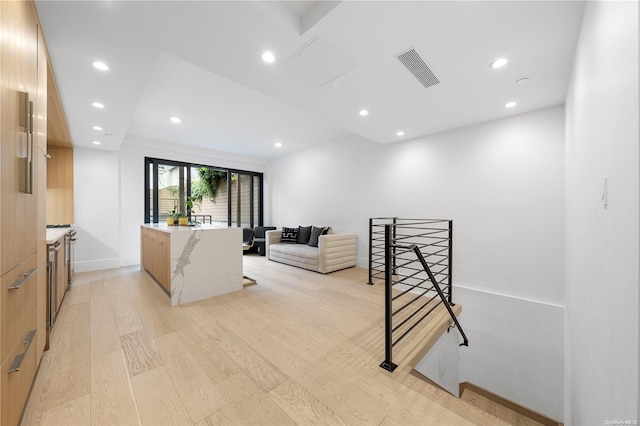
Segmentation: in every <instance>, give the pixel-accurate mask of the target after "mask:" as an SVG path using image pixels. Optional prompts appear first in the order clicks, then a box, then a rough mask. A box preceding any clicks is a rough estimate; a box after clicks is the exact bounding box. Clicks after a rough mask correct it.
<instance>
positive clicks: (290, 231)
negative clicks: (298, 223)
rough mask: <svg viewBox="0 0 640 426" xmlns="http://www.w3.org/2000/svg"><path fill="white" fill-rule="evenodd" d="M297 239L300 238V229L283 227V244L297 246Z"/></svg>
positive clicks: (281, 240)
mask: <svg viewBox="0 0 640 426" xmlns="http://www.w3.org/2000/svg"><path fill="white" fill-rule="evenodd" d="M297 238H298V228H285V227H282V238H281V239H280V242H281V243H292V244H295V243H296V240H297Z"/></svg>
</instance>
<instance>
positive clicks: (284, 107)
mask: <svg viewBox="0 0 640 426" xmlns="http://www.w3.org/2000/svg"><path fill="white" fill-rule="evenodd" d="M36 4H37V9H38V13H39V16H40V21H41V23H42V26H43V30H44V35H45V39H46V41H47V46H48V49H49V53H50V56H51V63H52V65H53V71H54V74H55V77H56V81H57V84H58V89H59V91H60V97H61V99H62V103H63V107H64V109H65V114H66V117H67V120H68V122H69V126H70V131H71V137H72V139H73V144H74V146H78V147H92V148H95V147H96V146H95V145H92V141H94V140H98V141H100V142H102V145H100V147H99V148H100V149H107V150H118V149H119V147H120V145H121V144H122V142H123V140H124V138H125V136H126V135H136V136H140V137H144V138H149V139H154V140H161V141H170V142H176V143H181V144H187V145H194V146H199V147H207V148H210V149H214V150H221V151H227V152H231V153H238V154H244V155H249V156H252V157H256V158H263V159H270V158H274V157H277V156H280V155H283V154H287V153H291V152H294V151H297V150H301V149H304V148H307V147H310V146H313V145H316V144H321V143H326V142H331V141H335V140H344V139H348V138H351V137H364V138H367V139H370V140H372V141H375V142H378V143H393V142H397V141H401V140H408V139H413V138H416V137H419V136H422V135H426V134H433V133H437V132H441V131H444V130H448V129H452V128H457V127H461V126H466V125H469V124H473V123H478V122H483V121H487V120H494V119H497V118H501V117H506V116H509V115H514V114H520V113H523V112H527V111H531V110H536V109H539V108H544V107H547V106H551V105H557V104H561V103H563V102H564V98H565V95H566V90H567V84H568V80H569V74H570V71H571V66H572V60H573V53H574V49H575V45H576V40H577V37H578V31H579V27H580V22H581V19H582V11H583V7H584V4H583V2H575V1H569V2H555V1H530V2H524V1H514V2H508V1H495V2H494V1H486V2H485V1H471V2H458V1H445V2H436V1H407V2H404V1H342V2H337V1H331V2H329V1H326V2H315V1H313V2H312V1H309V2H305V1H291V2H286V1H284V2H283V1H274V2H266V1H255V2H250V1H196V2H185V1H160V2H155V1H135V2H134V1H84V2H76V1H70V2H62V1H39V2H37V3H36ZM314 40H315V42H314ZM308 44H310V45H312V46H313V49H308V50H306V51H304V52H299V49H301V48H302V47H303V46H306V45H308ZM409 48H415V49H416V51H417V52H418V53H419V54H420V55H421V57H422V58H423V59H424V61H425V62H426V64H427V65H428V66H429V68H431V70H432V71H433V73H434V74H435V76H436V77H437V78H438V79H439V80H440V83H439V84H437V85H435V86H432V87H430V88H426V89H425V88H424V87H422V86H421V85H420V84H419V83H418V81H417V80H416V79H415V78H414V77H413V76H412V75H411V74H410V73H409V71H408V70H407V69H406V68H404V66H403V65H402V64H401V63H400V62H399V61H398V60H397V59H396V56H397V55H398V54H400V53H403V52H404V51H406V50H407V49H409ZM267 49H269V50H272V51H273V52H274V53H275V55H276V61H275V62H274V63H273V64H266V63H264V62H263V61H262V60H261V59H260V56H261V54H262V52H263V51H264V50H267ZM500 56H505V57H507V58H509V64H508V65H507V66H506V67H504V68H502V69H499V70H493V69H491V68H490V67H489V63H490V62H491V61H492V60H493V59H495V58H497V57H500ZM97 59H99V60H102V61H104V62H106V63H107V64H108V65H109V66H110V70H109V71H107V72H101V71H98V70H96V69H94V68H93V67H92V65H91V63H92V62H93V61H94V60H97ZM523 77H527V78H529V82H528V83H526V84H516V83H515V82H516V80H518V79H520V78H523ZM329 80H330V81H329ZM327 81H328V82H327ZM511 100H515V101H517V102H518V105H517V106H516V107H515V108H512V109H506V108H505V107H504V105H505V103H506V102H507V101H511ZM94 101H99V102H102V103H103V104H104V105H105V108H104V109H103V110H97V109H95V108H93V107H92V106H91V103H92V102H94ZM362 108H366V109H368V110H369V111H370V114H369V115H368V116H367V117H361V116H360V115H359V114H358V112H359V111H360V110H361V109H362ZM174 115H176V116H179V117H180V118H182V120H183V121H182V123H180V124H177V125H176V124H173V123H171V122H169V117H171V116H174ZM94 125H99V126H102V127H103V129H104V130H103V131H101V132H97V131H95V130H93V129H92V126H94ZM398 130H403V131H404V132H405V135H404V136H402V137H398V136H397V135H396V132H397V131H398ZM106 134H108V135H106ZM275 141H280V142H282V144H283V147H282V148H275V147H274V142H275Z"/></svg>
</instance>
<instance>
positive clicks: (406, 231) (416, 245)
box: [369, 218, 469, 371]
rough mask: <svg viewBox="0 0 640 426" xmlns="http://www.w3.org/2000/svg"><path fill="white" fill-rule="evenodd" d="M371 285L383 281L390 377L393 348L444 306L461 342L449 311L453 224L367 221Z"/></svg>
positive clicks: (464, 337)
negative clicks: (437, 309) (439, 307)
mask: <svg viewBox="0 0 640 426" xmlns="http://www.w3.org/2000/svg"><path fill="white" fill-rule="evenodd" d="M369 226H370V228H369V229H370V242H369V244H370V245H369V248H370V251H369V284H374V281H375V280H379V279H381V278H382V277H384V283H385V360H384V361H383V362H382V364H380V366H381V367H382V368H384V369H386V370H388V371H393V370H394V369H395V368H396V364H394V363H393V360H392V350H393V347H394V346H395V345H396V344H397V343H399V342H400V341H401V340H402V339H403V338H405V337H407V336H409V335H410V333H411V331H412V330H414V329H415V327H416V326H418V324H420V323H421V322H422V321H423V320H424V319H425V318H427V317H428V316H429V314H431V313H432V312H433V311H434V310H435V309H436V308H437V307H438V306H439V305H440V303H443V304H444V306H445V307H446V309H447V311H448V313H449V315H450V316H451V319H452V320H453V322H454V324H455V326H456V327H457V328H458V330H459V332H460V334H461V336H462V337H463V339H464V342H463V343H462V344H461V346H462V345H464V346H468V343H469V342H468V339H467V337H466V335H465V333H464V331H463V330H462V327H461V325H460V323H459V322H458V319H457V318H456V316H455V314H454V312H453V310H452V309H451V306H454V304H453V302H452V256H453V222H452V221H450V220H438V219H427V220H423V219H399V218H376V219H370V221H369Z"/></svg>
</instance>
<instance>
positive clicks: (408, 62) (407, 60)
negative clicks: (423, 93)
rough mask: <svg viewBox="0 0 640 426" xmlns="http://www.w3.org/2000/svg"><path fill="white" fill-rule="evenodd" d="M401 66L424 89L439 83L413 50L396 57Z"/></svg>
mask: <svg viewBox="0 0 640 426" xmlns="http://www.w3.org/2000/svg"><path fill="white" fill-rule="evenodd" d="M396 58H398V60H399V61H400V62H402V64H403V65H404V66H405V67H407V69H408V70H409V71H410V72H411V74H413V76H414V77H415V78H416V79H417V80H418V81H419V82H420V84H422V85H423V86H424V87H425V89H426V88H427V87H431V86H435V85H436V84H438V83H440V80H438V78H437V77H436V76H435V75H433V72H432V71H431V70H430V69H429V67H428V66H427V64H425V63H424V61H423V60H422V58H421V57H420V55H418V52H416V50H415V49H409V50H407V51H406V52H404V53H401V54H399V55H398V56H396Z"/></svg>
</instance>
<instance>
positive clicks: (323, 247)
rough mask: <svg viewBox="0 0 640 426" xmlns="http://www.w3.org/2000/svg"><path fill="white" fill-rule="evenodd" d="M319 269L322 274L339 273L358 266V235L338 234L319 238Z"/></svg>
mask: <svg viewBox="0 0 640 426" xmlns="http://www.w3.org/2000/svg"><path fill="white" fill-rule="evenodd" d="M318 251H319V253H318V255H319V259H318V260H319V265H318V266H319V269H320V271H319V272H321V273H323V274H326V273H329V272H333V271H337V270H338V269H344V268H349V267H351V266H355V265H356V234H355V233H348V232H345V233H336V234H327V235H321V236H320V238H318Z"/></svg>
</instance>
